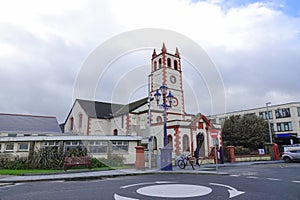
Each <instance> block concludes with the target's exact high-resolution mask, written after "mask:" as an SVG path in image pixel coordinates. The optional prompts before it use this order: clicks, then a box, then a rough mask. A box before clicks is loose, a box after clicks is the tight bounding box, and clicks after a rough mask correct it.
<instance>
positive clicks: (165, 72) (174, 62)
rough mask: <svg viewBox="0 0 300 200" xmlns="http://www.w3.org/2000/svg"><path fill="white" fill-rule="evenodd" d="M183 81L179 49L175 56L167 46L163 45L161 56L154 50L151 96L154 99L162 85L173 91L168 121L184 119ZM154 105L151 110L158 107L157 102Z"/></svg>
mask: <svg viewBox="0 0 300 200" xmlns="http://www.w3.org/2000/svg"><path fill="white" fill-rule="evenodd" d="M182 81H183V80H182V71H181V60H180V54H179V51H178V49H177V48H176V51H175V54H171V53H168V52H167V49H166V46H165V44H163V46H162V49H161V52H160V53H159V54H157V53H156V51H155V49H154V50H153V54H152V59H151V96H152V97H153V95H154V93H155V92H156V90H157V89H159V88H160V86H161V85H162V84H164V85H165V86H167V87H168V92H169V91H171V93H172V94H173V96H174V98H173V102H172V108H171V109H169V110H168V112H167V118H168V120H175V119H177V120H178V119H180V120H181V119H184V116H185V110H184V95H183V87H182ZM152 103H153V105H151V108H152V109H153V110H154V108H157V105H154V104H156V102H155V101H152ZM155 110H156V109H155ZM157 110H159V108H157ZM154 120H155V119H154ZM154 122H155V121H154Z"/></svg>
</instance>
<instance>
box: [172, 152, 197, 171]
mask: <svg viewBox="0 0 300 200" xmlns="http://www.w3.org/2000/svg"><path fill="white" fill-rule="evenodd" d="M194 162H195V158H194V157H193V156H191V155H190V154H189V155H185V154H182V155H180V157H179V158H178V160H177V166H178V167H179V168H180V169H184V168H185V167H186V166H187V164H188V163H190V165H191V166H192V168H193V170H195V167H194ZM198 165H199V164H198Z"/></svg>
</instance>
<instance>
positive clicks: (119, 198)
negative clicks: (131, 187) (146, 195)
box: [114, 194, 139, 200]
mask: <svg viewBox="0 0 300 200" xmlns="http://www.w3.org/2000/svg"><path fill="white" fill-rule="evenodd" d="M114 198H115V200H139V199H134V198H130V197H123V196H120V195H118V194H115V195H114Z"/></svg>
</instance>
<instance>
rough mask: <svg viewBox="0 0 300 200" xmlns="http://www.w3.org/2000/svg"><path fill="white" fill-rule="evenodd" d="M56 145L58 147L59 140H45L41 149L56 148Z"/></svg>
mask: <svg viewBox="0 0 300 200" xmlns="http://www.w3.org/2000/svg"><path fill="white" fill-rule="evenodd" d="M58 147H59V142H57V141H45V142H43V143H42V145H41V148H42V149H58Z"/></svg>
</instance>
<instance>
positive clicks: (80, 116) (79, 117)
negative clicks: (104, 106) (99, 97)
mask: <svg viewBox="0 0 300 200" xmlns="http://www.w3.org/2000/svg"><path fill="white" fill-rule="evenodd" d="M82 117H83V115H82V114H79V116H78V127H79V128H81V127H82Z"/></svg>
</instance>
